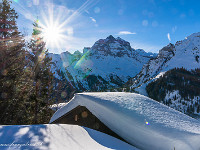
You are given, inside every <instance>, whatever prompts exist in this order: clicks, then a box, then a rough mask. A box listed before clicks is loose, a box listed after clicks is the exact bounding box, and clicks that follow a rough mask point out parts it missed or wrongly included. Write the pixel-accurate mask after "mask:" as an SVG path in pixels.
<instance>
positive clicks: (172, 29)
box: [13, 0, 200, 53]
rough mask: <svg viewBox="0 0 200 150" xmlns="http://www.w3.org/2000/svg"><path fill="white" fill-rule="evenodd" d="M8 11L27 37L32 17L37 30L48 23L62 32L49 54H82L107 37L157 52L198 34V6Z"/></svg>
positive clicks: (110, 1) (74, 4)
mask: <svg viewBox="0 0 200 150" xmlns="http://www.w3.org/2000/svg"><path fill="white" fill-rule="evenodd" d="M13 6H14V8H15V9H16V11H17V12H18V14H19V20H18V25H19V27H20V30H21V31H22V32H24V31H26V30H27V32H26V35H31V31H32V25H31V24H32V22H33V21H34V20H35V19H36V18H37V16H38V18H39V21H40V22H41V23H42V24H44V25H46V26H47V24H48V22H49V20H53V22H54V23H55V24H56V25H58V26H59V28H61V29H62V34H63V39H62V40H60V42H59V48H55V47H54V46H48V48H49V51H50V52H54V53H61V52H63V51H66V50H68V51H70V52H74V51H75V50H80V51H82V49H83V47H91V46H92V45H93V44H94V42H95V41H97V40H98V39H102V38H106V37H107V36H109V35H113V36H114V37H118V36H119V37H121V38H122V39H125V40H127V41H129V42H130V43H131V46H132V47H133V48H142V49H144V50H145V51H152V52H158V50H159V49H161V48H162V47H163V46H165V45H167V44H168V43H169V42H171V43H175V42H176V41H179V40H183V39H184V38H185V37H186V36H189V35H190V34H192V33H195V32H199V31H200V19H199V18H200V10H199V8H200V1H198V0H14V2H13ZM45 20H46V21H45ZM61 25H62V26H61ZM57 47H58V45H57Z"/></svg>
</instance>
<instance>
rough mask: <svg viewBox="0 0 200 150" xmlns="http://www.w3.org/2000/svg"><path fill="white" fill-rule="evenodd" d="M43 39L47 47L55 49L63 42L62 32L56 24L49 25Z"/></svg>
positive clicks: (44, 31)
mask: <svg viewBox="0 0 200 150" xmlns="http://www.w3.org/2000/svg"><path fill="white" fill-rule="evenodd" d="M43 37H44V41H45V42H46V44H47V45H49V46H51V47H55V46H57V45H58V44H59V43H60V41H61V40H62V30H61V29H60V28H59V27H58V26H56V25H54V24H52V25H48V26H46V27H44V29H43Z"/></svg>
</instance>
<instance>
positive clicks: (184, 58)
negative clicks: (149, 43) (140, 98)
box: [131, 32, 200, 94]
mask: <svg viewBox="0 0 200 150" xmlns="http://www.w3.org/2000/svg"><path fill="white" fill-rule="evenodd" d="M199 57H200V32H199V33H194V34H192V35H190V36H188V37H187V38H186V39H184V40H182V41H178V42H176V44H175V45H173V44H169V45H167V46H166V47H164V48H163V49H161V50H160V51H159V54H158V56H157V58H156V59H152V60H150V61H149V62H148V63H147V64H145V65H144V66H143V68H142V70H141V72H140V73H139V74H138V75H137V76H136V77H135V78H134V84H133V85H132V86H131V88H137V87H138V86H141V85H142V84H143V83H145V82H146V81H149V80H152V79H154V78H155V77H156V76H157V75H158V74H159V73H160V72H166V71H168V70H171V69H173V68H182V67H183V68H185V69H187V70H191V69H196V68H200V59H199ZM143 87H144V88H145V85H144V86H143ZM141 94H142V93H141Z"/></svg>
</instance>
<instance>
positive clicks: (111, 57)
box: [50, 35, 156, 91]
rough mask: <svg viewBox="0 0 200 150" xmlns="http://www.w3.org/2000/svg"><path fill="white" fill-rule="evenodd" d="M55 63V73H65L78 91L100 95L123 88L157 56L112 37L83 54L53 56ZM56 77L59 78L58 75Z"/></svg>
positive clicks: (66, 53) (101, 40)
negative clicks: (98, 92)
mask: <svg viewBox="0 0 200 150" xmlns="http://www.w3.org/2000/svg"><path fill="white" fill-rule="evenodd" d="M50 55H51V56H52V61H53V62H54V63H55V66H54V67H53V70H54V71H56V70H57V69H60V70H62V71H63V72H64V73H65V77H66V78H67V80H68V81H70V82H71V83H72V85H73V86H74V87H75V88H76V89H78V90H79V91H83V90H84V91H85V90H89V91H91V90H92V91H101V90H104V89H109V88H113V87H115V88H116V87H120V86H121V85H123V84H124V83H125V82H127V81H128V80H129V79H130V78H132V77H134V76H135V75H136V74H138V73H139V72H140V70H141V69H142V66H143V65H144V64H145V63H147V62H148V61H149V60H150V59H151V58H153V57H156V54H154V53H146V52H145V51H144V50H141V49H138V50H135V49H133V48H131V46H130V43H129V42H127V41H125V40H123V39H121V38H119V37H118V38H114V37H113V36H112V35H110V36H108V37H107V38H106V39H100V40H98V41H97V42H95V44H94V45H93V46H92V47H91V48H90V47H86V48H84V50H83V53H81V52H79V51H76V52H74V54H71V53H69V52H64V53H62V54H60V55H58V54H50ZM55 76H57V75H56V74H55Z"/></svg>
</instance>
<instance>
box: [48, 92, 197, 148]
mask: <svg viewBox="0 0 200 150" xmlns="http://www.w3.org/2000/svg"><path fill="white" fill-rule="evenodd" d="M79 105H80V106H85V107H86V108H87V109H89V110H90V111H91V112H92V113H93V114H94V115H95V116H96V117H97V118H99V120H100V121H102V122H103V123H104V124H105V125H106V126H108V127H109V128H110V129H111V130H113V131H114V132H115V133H117V134H118V135H119V136H121V137H122V138H124V139H125V140H126V141H128V142H129V143H131V144H132V145H134V146H136V147H138V148H140V149H144V150H146V149H153V150H160V149H162V150H169V149H174V148H175V149H176V150H197V149H200V122H199V121H198V120H195V119H193V118H191V117H189V116H187V115H184V114H183V113H180V112H178V111H176V110H174V109H171V108H169V107H167V106H165V105H163V104H161V103H158V102H156V101H154V100H152V99H150V98H148V97H145V96H142V95H139V94H134V93H118V92H116V93H114V92H107V93H80V94H76V95H75V97H74V98H73V99H72V100H71V101H70V102H69V103H67V104H66V105H65V106H63V107H62V108H61V109H59V110H58V111H57V112H56V113H55V114H54V115H53V117H52V118H51V121H50V122H53V121H55V120H56V119H58V118H59V117H61V116H62V115H64V114H66V113H67V112H69V111H70V110H72V109H73V108H75V107H77V106H79Z"/></svg>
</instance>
